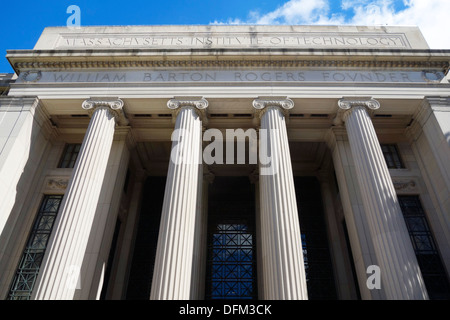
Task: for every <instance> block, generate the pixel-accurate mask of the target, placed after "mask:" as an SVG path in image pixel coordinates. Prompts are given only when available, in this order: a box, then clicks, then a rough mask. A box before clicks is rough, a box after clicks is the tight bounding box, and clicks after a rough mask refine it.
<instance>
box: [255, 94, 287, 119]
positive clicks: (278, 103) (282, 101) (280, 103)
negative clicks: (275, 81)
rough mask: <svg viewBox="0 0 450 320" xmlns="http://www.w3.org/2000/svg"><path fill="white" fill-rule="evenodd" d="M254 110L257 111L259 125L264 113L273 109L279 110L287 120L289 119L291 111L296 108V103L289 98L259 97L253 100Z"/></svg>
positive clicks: (256, 117)
mask: <svg viewBox="0 0 450 320" xmlns="http://www.w3.org/2000/svg"><path fill="white" fill-rule="evenodd" d="M252 105H253V108H255V109H256V112H255V120H256V121H257V122H258V123H259V122H260V121H261V118H262V116H263V115H264V113H265V112H266V111H267V110H269V109H270V108H271V107H275V108H278V109H279V110H280V111H281V112H282V113H283V115H284V116H285V118H286V119H289V117H288V116H289V110H291V109H292V108H294V101H292V100H291V99H289V98H288V97H280V98H277V97H267V98H265V97H258V98H257V99H255V100H253V103H252Z"/></svg>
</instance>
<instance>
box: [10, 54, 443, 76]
mask: <svg viewBox="0 0 450 320" xmlns="http://www.w3.org/2000/svg"><path fill="white" fill-rule="evenodd" d="M194 67H210V68H211V67H213V68H232V67H234V68H243V67H244V68H245V67H252V68H254V67H257V68H262V67H274V68H313V67H314V68H387V69H392V68H402V69H404V68H408V69H409V68H413V69H424V70H426V72H427V73H430V72H434V70H432V69H438V70H440V71H443V72H444V73H445V74H447V71H448V69H449V62H448V61H414V60H413V61H394V60H381V61H380V60H375V61H374V60H357V59H349V60H338V58H336V57H334V60H318V59H316V60H314V59H300V60H293V59H279V60H264V59H250V60H224V59H222V60H221V59H218V60H201V59H198V60H163V61H160V60H140V61H130V60H126V59H123V60H120V58H117V60H115V61H102V60H93V61H26V62H25V61H24V62H16V63H14V68H15V69H16V70H22V69H23V70H24V71H25V72H26V71H29V70H33V69H59V70H64V69H80V68H87V69H94V68H95V69H110V68H194ZM19 73H20V72H19Z"/></svg>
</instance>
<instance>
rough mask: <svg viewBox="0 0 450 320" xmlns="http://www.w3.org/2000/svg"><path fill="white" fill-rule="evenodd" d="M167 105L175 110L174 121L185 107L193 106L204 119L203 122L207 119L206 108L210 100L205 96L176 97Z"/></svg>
mask: <svg viewBox="0 0 450 320" xmlns="http://www.w3.org/2000/svg"><path fill="white" fill-rule="evenodd" d="M167 107H168V108H169V109H171V110H173V111H174V112H173V120H174V121H175V119H176V117H177V116H178V113H179V112H180V111H181V110H182V109H183V108H192V109H193V110H194V111H195V112H196V113H197V114H198V115H199V117H200V119H202V122H206V121H207V115H206V108H208V100H206V99H205V98H203V97H175V98H173V99H170V100H169V101H167Z"/></svg>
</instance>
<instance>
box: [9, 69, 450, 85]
mask: <svg viewBox="0 0 450 320" xmlns="http://www.w3.org/2000/svg"><path fill="white" fill-rule="evenodd" d="M37 75H38V76H37ZM444 77H445V75H444V73H443V72H441V71H437V70H435V71H434V72H430V71H422V70H417V71H407V70H404V71H396V70H390V71H378V70H377V71H375V70H374V71H369V70H351V69H347V70H346V69H338V68H336V69H331V68H330V69H316V70H311V69H303V68H297V69H296V68H290V69H289V70H273V69H257V70H248V69H245V68H242V69H231V68H228V69H226V70H214V69H203V68H198V69H197V70H196V69H188V70H182V69H175V70H172V69H142V70H138V71H137V70H133V71H129V70H128V71H120V69H119V70H117V71H92V72H91V71H78V72H77V71H67V72H65V71H45V70H42V71H41V70H36V71H33V72H30V71H27V72H24V73H22V74H20V76H19V78H18V79H17V81H16V83H27V84H38V83H175V82H207V83H209V82H297V83H301V82H335V83H438V82H440V81H442V79H444Z"/></svg>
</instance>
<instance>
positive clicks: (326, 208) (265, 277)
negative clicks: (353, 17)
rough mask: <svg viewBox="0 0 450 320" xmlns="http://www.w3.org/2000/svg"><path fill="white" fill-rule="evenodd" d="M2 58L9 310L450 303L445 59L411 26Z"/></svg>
mask: <svg viewBox="0 0 450 320" xmlns="http://www.w3.org/2000/svg"><path fill="white" fill-rule="evenodd" d="M7 59H8V60H9V62H10V63H11V65H12V67H13V68H14V70H15V75H14V76H13V75H5V74H2V75H1V77H0V88H1V90H2V96H1V97H0V193H1V195H2V197H1V198H0V274H1V277H0V297H1V298H2V299H69V300H72V299H156V300H157V299H180V300H184V299H224V298H252V299H273V300H278V299H280V300H284V299H369V300H370V299H374V300H375V299H448V298H449V297H450V285H449V272H450V197H449V195H450V147H449V144H450V84H449V77H448V74H447V73H448V68H449V62H450V51H445V50H430V49H429V47H428V45H427V43H426V41H425V40H424V38H423V37H422V35H421V33H420V31H419V30H418V29H417V28H413V27H353V26H346V27H330V26H327V27H320V26H315V27H309V26H140V27H137V26H127V27H82V28H79V29H70V28H63V27H61V28H46V29H45V30H44V32H43V34H42V36H41V38H40V39H39V41H38V42H37V44H36V46H35V47H34V49H32V50H10V51H8V53H7Z"/></svg>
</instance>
